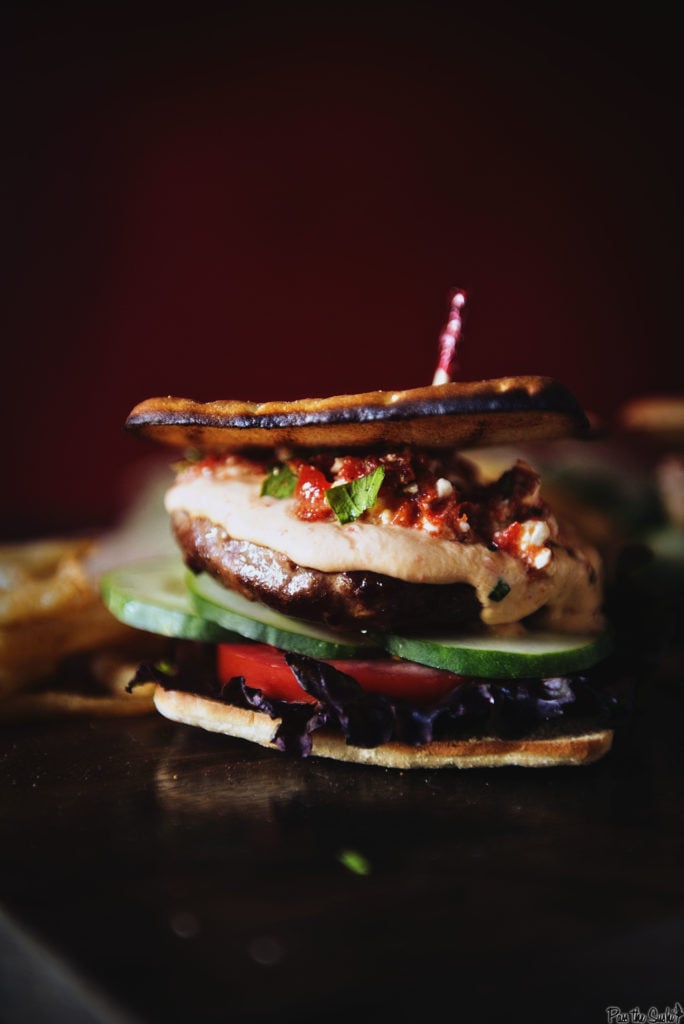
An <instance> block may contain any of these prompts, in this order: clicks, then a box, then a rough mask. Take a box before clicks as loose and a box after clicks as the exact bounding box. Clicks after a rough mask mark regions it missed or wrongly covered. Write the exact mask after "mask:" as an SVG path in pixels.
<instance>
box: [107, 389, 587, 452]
mask: <svg viewBox="0 0 684 1024" xmlns="http://www.w3.org/2000/svg"><path fill="white" fill-rule="evenodd" d="M126 428H127V429H128V430H129V431H131V432H132V433H135V434H137V435H139V436H141V437H144V438H146V439H148V440H153V441H157V442H161V443H163V444H167V445H172V446H175V447H178V448H197V449H199V450H201V451H205V452H210V453H216V454H218V453H221V452H226V451H231V450H232V451H234V450H240V449H246V448H265V447H273V446H279V445H286V446H290V447H294V448H302V447H305V448H325V447H328V448H333V447H334V448H336V449H338V450H341V449H343V448H362V447H374V446H383V447H397V446H401V445H406V444H409V445H418V446H421V447H427V448H452V447H455V446H458V447H461V448H463V447H474V446H480V445H491V444H498V443H503V442H507V443H515V442H517V441H533V440H550V439H554V438H558V437H567V436H578V435H581V434H584V433H586V431H587V428H588V423H587V419H586V416H585V415H584V412H583V411H582V409H581V407H580V405H579V403H578V402H577V400H576V398H575V397H574V395H572V393H571V392H570V391H568V389H567V388H566V387H564V385H562V384H560V383H559V382H558V381H555V380H553V379H552V378H549V377H534V376H520V377H501V378H497V379H493V380H483V381H469V382H458V383H451V384H441V385H437V386H434V385H430V386H428V387H424V388H412V389H409V390H406V391H370V392H364V393H360V394H356V395H337V396H333V397H329V398H304V399H299V400H296V401H291V402H263V403H254V402H242V401H215V402H196V401H193V400H192V399H188V398H176V397H173V396H167V397H161V398H150V399H147V400H146V401H144V402H141V403H140V404H139V405H137V406H136V407H135V408H134V409H133V410H132V411H131V413H130V415H129V416H128V418H127V420H126Z"/></svg>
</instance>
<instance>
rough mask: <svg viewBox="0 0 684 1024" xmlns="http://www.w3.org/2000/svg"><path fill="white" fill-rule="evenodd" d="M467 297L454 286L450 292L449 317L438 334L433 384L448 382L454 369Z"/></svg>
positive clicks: (460, 289) (461, 290)
mask: <svg viewBox="0 0 684 1024" xmlns="http://www.w3.org/2000/svg"><path fill="white" fill-rule="evenodd" d="M466 298H467V292H465V291H464V290H463V289H462V288H456V289H455V290H454V291H453V292H452V293H451V306H450V308H449V319H448V321H447V324H446V326H445V328H444V330H443V331H442V333H441V334H440V336H439V360H438V362H437V369H436V370H435V375H434V377H433V378H432V383H433V384H449V383H450V382H451V380H452V377H453V373H454V370H455V369H456V349H457V347H458V342H459V340H460V337H461V329H462V327H463V315H462V314H463V307H464V306H465V301H466Z"/></svg>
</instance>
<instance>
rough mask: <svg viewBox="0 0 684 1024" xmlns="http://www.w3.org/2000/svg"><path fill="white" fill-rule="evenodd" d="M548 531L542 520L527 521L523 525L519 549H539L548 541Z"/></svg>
mask: <svg viewBox="0 0 684 1024" xmlns="http://www.w3.org/2000/svg"><path fill="white" fill-rule="evenodd" d="M549 536H550V530H549V527H548V525H547V524H546V523H545V522H544V520H543V519H528V520H527V522H526V523H523V529H522V537H521V538H520V547H521V548H528V547H534V548H540V547H541V546H542V545H543V544H545V543H546V541H547V540H548V539H549Z"/></svg>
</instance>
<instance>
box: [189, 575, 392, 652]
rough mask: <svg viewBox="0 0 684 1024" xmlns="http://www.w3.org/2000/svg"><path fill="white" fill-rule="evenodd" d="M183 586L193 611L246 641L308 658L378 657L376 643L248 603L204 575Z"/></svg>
mask: <svg viewBox="0 0 684 1024" xmlns="http://www.w3.org/2000/svg"><path fill="white" fill-rule="evenodd" d="M187 585H188V589H189V590H190V593H191V601H192V604H193V606H194V607H195V609H196V611H197V612H198V613H199V614H200V615H201V616H202V617H206V618H207V619H211V620H212V621H214V622H217V623H218V624H219V625H221V626H223V627H224V628H225V629H232V630H234V631H235V632H236V633H240V635H241V636H244V637H248V638H249V639H250V640H259V641H260V642H261V643H264V644H271V645H272V646H273V647H280V648H281V649H282V650H284V651H296V652H297V653H298V654H308V655H309V656H310V657H312V658H335V659H337V658H358V657H362V658H368V657H373V656H374V655H376V654H378V653H379V651H378V648H377V645H376V643H375V642H374V640H373V639H372V638H371V637H366V636H365V635H363V634H361V633H358V634H357V633H354V634H348V633H336V632H334V631H333V630H331V629H326V628H325V627H323V626H315V625H313V624H311V623H309V622H305V621H304V620H303V619H295V618H293V617H292V616H290V615H283V614H281V613H280V612H277V611H274V610H273V609H272V608H268V607H267V606H266V605H265V604H261V602H259V601H250V600H249V599H248V598H246V597H243V595H242V594H237V593H235V592H234V591H232V590H228V589H227V588H226V587H223V586H221V584H220V583H218V582H217V581H216V580H215V579H213V577H211V576H208V575H207V574H206V573H201V574H200V575H199V576H194V575H193V574H192V573H188V576H187Z"/></svg>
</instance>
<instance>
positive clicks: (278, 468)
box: [261, 462, 297, 498]
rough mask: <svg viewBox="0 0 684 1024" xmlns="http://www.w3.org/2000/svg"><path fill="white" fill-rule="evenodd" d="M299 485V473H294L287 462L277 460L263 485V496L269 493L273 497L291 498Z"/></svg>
mask: <svg viewBox="0 0 684 1024" xmlns="http://www.w3.org/2000/svg"><path fill="white" fill-rule="evenodd" d="M296 486H297V474H296V473H293V472H292V470H291V469H290V467H289V466H288V465H287V463H285V462H277V463H276V464H275V465H274V466H271V468H270V469H269V471H268V476H267V477H266V479H265V480H264V482H263V484H262V485H261V497H262V498H263V497H264V495H265V494H268V495H269V496H270V497H271V498H291V497H292V495H293V494H294V492H295V487H296Z"/></svg>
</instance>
